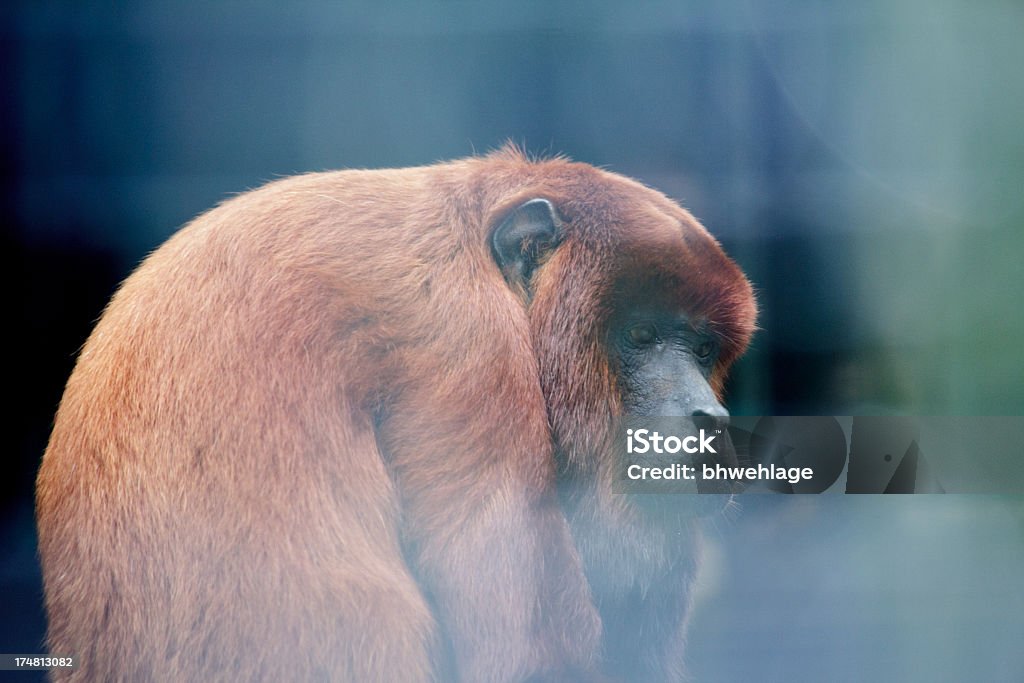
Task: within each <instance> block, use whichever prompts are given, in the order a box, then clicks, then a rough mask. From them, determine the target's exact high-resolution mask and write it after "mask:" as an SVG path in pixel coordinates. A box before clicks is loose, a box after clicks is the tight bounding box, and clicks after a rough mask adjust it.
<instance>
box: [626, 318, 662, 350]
mask: <svg viewBox="0 0 1024 683" xmlns="http://www.w3.org/2000/svg"><path fill="white" fill-rule="evenodd" d="M628 334H629V341H631V342H633V343H634V344H636V345H637V346H646V345H647V344H653V343H654V342H656V341H658V330H657V329H656V328H655V327H654V325H652V324H650V323H640V324H639V325H633V326H632V327H630V328H629V330H628Z"/></svg>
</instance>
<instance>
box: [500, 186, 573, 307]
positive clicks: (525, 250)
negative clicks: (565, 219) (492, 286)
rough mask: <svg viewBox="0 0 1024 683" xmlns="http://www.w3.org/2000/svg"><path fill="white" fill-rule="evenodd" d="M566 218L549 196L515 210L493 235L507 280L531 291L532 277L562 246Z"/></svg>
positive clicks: (517, 287)
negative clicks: (561, 215) (550, 255)
mask: <svg viewBox="0 0 1024 683" xmlns="http://www.w3.org/2000/svg"><path fill="white" fill-rule="evenodd" d="M561 225H562V221H561V220H560V219H559V218H558V214H557V213H555V207H554V206H552V205H551V202H549V201H548V200H546V199H531V200H530V201H528V202H526V203H525V204H521V205H519V206H518V207H516V208H515V209H513V210H512V213H510V214H509V215H508V216H506V217H505V220H503V221H502V222H501V225H499V226H498V228H497V229H496V230H495V231H494V235H493V236H492V237H491V249H492V251H493V252H494V260H495V261H496V262H497V263H498V267H499V268H501V272H502V274H503V275H504V276H505V280H506V281H508V283H509V284H510V285H512V286H513V287H514V288H516V289H521V290H522V291H524V292H526V294H527V295H530V294H531V292H530V278H531V277H532V276H533V271H534V270H535V269H536V268H537V266H538V264H539V263H540V262H541V261H542V260H543V259H544V257H545V256H546V255H547V254H548V253H550V252H551V251H552V250H553V249H554V248H555V247H557V246H558V243H559V241H560V240H561V237H562V231H561Z"/></svg>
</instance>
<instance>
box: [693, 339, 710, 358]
mask: <svg viewBox="0 0 1024 683" xmlns="http://www.w3.org/2000/svg"><path fill="white" fill-rule="evenodd" d="M693 353H694V354H695V355H696V356H697V358H700V359H701V360H708V359H709V358H711V356H713V355H714V353H715V342H713V341H704V342H701V343H700V344H698V345H697V346H696V347H695V348H694V349H693Z"/></svg>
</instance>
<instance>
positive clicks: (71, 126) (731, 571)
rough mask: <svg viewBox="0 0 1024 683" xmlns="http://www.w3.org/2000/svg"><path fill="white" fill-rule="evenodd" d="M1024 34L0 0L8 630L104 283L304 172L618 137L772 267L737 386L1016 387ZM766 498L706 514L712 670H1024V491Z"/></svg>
mask: <svg viewBox="0 0 1024 683" xmlns="http://www.w3.org/2000/svg"><path fill="white" fill-rule="evenodd" d="M1022 28H1024V7H1022V6H1021V5H1020V4H1019V3H1016V2H1012V1H1010V0H1006V1H1003V2H998V1H991V2H990V1H987V0H986V1H984V2H968V1H967V0H950V1H947V2H942V3H935V2H926V1H925V0H899V1H896V2H861V3H823V2H796V1H788V2H786V1H778V0H775V1H770V2H757V3H754V2H738V1H732V0H725V1H719V2H707V3H698V2H686V1H682V0H661V1H651V2H637V3H620V2H612V1H611V0H607V1H591V2H565V3H552V2H548V1H546V0H522V1H519V2H515V3H502V4H498V3H493V4H491V3H484V2H469V1H454V0H453V1H440V0H438V1H434V2H425V1H414V0H399V1H397V2H389V3H386V4H384V3H378V4H371V3H359V2H348V3H341V2H327V1H326V0H324V1H320V2H312V1H299V2H293V3H279V2H270V1H266V0H262V1H255V2H228V1H223V0H211V1H209V2H205V3H202V4H194V5H191V6H188V7H187V8H186V7H185V6H184V5H181V4H179V3H174V2H169V1H168V0H137V1H135V2H127V1H126V2H118V3H81V2H74V1H71V0H68V1H65V2H56V1H47V0H8V1H7V2H5V3H4V4H3V5H2V6H0V91H2V93H3V95H2V98H0V102H2V104H0V174H2V177H3V182H2V186H0V216H2V221H3V229H2V234H0V239H2V255H3V259H4V264H3V267H2V269H0V272H2V276H3V277H4V278H5V279H6V280H7V283H6V286H5V287H4V291H6V292H8V294H9V295H10V296H8V298H7V300H8V303H9V304H10V306H9V307H8V309H7V310H8V312H7V314H6V316H5V317H6V319H7V321H8V322H7V327H6V328H7V329H8V344H9V346H8V349H9V352H8V353H9V359H8V360H9V361H10V363H9V364H8V376H9V383H8V386H9V388H10V389H11V392H10V393H9V394H8V399H9V400H10V401H11V403H10V404H8V406H9V407H8V408H7V409H6V414H7V418H6V422H7V424H8V434H9V436H8V440H7V443H8V446H7V447H6V448H5V454H4V455H5V457H4V458H3V463H4V464H3V466H2V467H3V470H4V475H3V477H2V479H0V652H25V653H27V652H42V651H44V649H43V645H42V643H41V639H42V635H43V629H44V621H43V615H42V610H41V602H40V595H41V593H40V591H41V588H40V583H39V581H40V579H39V570H38V566H37V563H36V559H35V536H34V527H33V519H32V498H31V496H32V485H33V479H34V476H35V471H36V468H37V467H38V463H39V458H40V455H41V453H42V451H43V449H44V448H45V443H46V439H47V436H48V433H49V429H50V424H51V420H52V416H53V413H54V411H55V409H56V406H57V402H58V400H59V398H60V394H61V391H62V387H63V383H64V381H65V380H66V379H67V376H68V374H69V373H70V371H71V368H72V366H73V362H74V358H75V354H76V352H77V350H78V348H79V347H80V345H81V344H82V343H83V342H84V340H85V339H86V336H87V335H88V333H89V331H90V329H91V327H92V325H93V323H94V322H95V320H96V318H97V317H98V316H99V314H100V312H101V310H102V307H103V305H104V304H105V302H106V301H107V299H108V298H109V297H110V295H111V294H112V293H113V291H114V289H115V288H116V286H117V284H118V282H119V281H120V280H122V279H123V278H124V277H125V276H126V275H127V274H128V273H129V272H130V271H131V270H132V268H133V267H134V266H135V265H136V264H137V263H138V262H139V260H140V259H141V258H142V257H143V256H144V255H145V254H146V253H147V252H149V251H150V250H152V249H154V248H155V247H157V246H158V245H159V244H160V243H161V242H162V241H163V240H165V239H166V238H167V237H168V236H169V235H170V234H171V233H173V232H174V231H175V230H176V229H177V228H179V227H180V226H182V225H183V224H185V223H186V222H188V221H189V220H190V219H191V218H193V217H194V216H196V215H197V214H199V213H201V212H203V211H204V210H206V209H208V208H210V207H211V206H213V205H214V204H216V203H217V202H218V201H220V200H222V199H224V198H225V197H228V196H230V195H231V194H233V193H238V192H242V191H244V190H246V189H248V188H252V187H255V186H258V185H260V184H262V183H263V182H265V181H267V180H271V179H273V178H277V177H280V176H283V175H289V174H293V173H298V172H303V171H309V170H321V169H331V168H342V167H384V166H405V165H420V164H429V163H432V162H434V161H437V160H442V159H449V158H454V157H460V156H465V155H469V154H473V153H479V152H485V151H487V150H490V149H492V148H494V147H496V146H498V145H500V144H501V143H502V142H503V141H505V140H506V139H511V140H514V141H516V142H519V143H521V144H523V145H524V146H525V147H526V148H527V149H528V150H530V151H531V152H533V153H538V154H543V153H546V152H550V153H564V154H567V155H569V156H571V157H573V158H575V159H577V160H580V161H585V162H589V163H592V164H597V165H602V166H605V167H607V168H609V169H611V170H614V171H618V172H621V173H625V174H627V175H631V176H635V177H637V178H639V179H641V180H643V181H644V182H646V183H648V184H650V185H652V186H654V187H657V188H659V189H661V190H662V191H664V192H666V193H667V194H669V195H670V196H672V197H673V198H675V199H677V200H678V201H680V202H681V203H682V204H683V205H684V206H686V207H688V208H689V209H690V210H691V211H692V212H693V213H694V214H696V215H697V216H698V217H699V218H700V219H701V220H702V221H703V222H704V223H705V225H707V227H708V228H709V229H710V230H711V231H712V232H713V233H714V234H715V235H717V236H718V237H719V239H720V240H721V241H722V243H723V245H724V246H725V248H726V250H727V251H728V252H729V253H730V254H731V255H732V256H733V257H734V258H735V259H736V260H737V261H738V262H739V263H740V265H741V266H742V267H743V268H744V269H745V271H746V272H747V273H748V275H749V276H750V278H751V280H752V281H753V282H754V283H755V286H756V288H757V291H758V296H759V301H760V305H761V310H762V314H761V318H760V325H761V328H762V331H761V332H760V333H759V334H758V336H757V337H756V339H755V341H754V345H753V347H752V349H751V351H750V353H749V354H748V355H747V356H746V357H745V358H744V359H743V360H742V361H741V363H740V364H739V366H738V367H737V369H736V372H735V376H734V378H733V381H732V384H731V386H730V388H729V397H728V398H729V405H730V407H731V409H732V410H733V411H734V412H735V413H737V414H776V415H790V414H812V415H813V414H825V415H832V414H835V415H851V414H879V413H886V414H887V413H905V414H919V415H1022V414H1024V362H1022V361H1024V351H1022V348H1021V347H1022V344H1021V339H1022V337H1024V311H1022V306H1021V297H1022V293H1024V268H1021V265H1020V263H1021V261H1022V260H1024V78H1022V77H1021V73H1022V69H1024V41H1021V39H1020V36H1021V30H1022ZM1021 454H1024V446H1022V447H1021ZM964 455H965V457H975V456H977V457H984V454H983V453H978V454H974V453H965V454H964ZM924 456H925V457H927V453H925V454H924ZM743 508H744V509H743V510H742V512H741V513H740V514H739V515H738V516H737V517H735V518H734V519H723V520H712V522H713V525H712V526H713V528H712V531H711V534H710V536H711V543H710V545H709V553H708V561H707V562H706V565H705V569H706V572H705V576H704V578H703V579H702V583H701V592H700V597H699V601H698V605H697V609H696V613H695V617H694V621H693V631H692V635H691V639H690V642H691V647H690V667H691V670H692V671H693V674H694V677H695V678H696V680H698V681H822V680H830V681H846V680H849V681H860V680H878V681H883V680H893V681H896V680H900V681H902V680H913V681H963V680H986V681H1020V680H1024V654H1022V651H1021V649H1020V643H1021V642H1024V616H1022V614H1024V589H1022V588H1021V584H1020V578H1019V574H1020V568H1021V567H1022V566H1024V497H1022V496H1020V495H1018V496H1002V497H983V496H946V497H939V496H900V497H882V496H868V497H852V496H817V497H811V496H795V497H785V496H779V497H766V498H759V499H754V500H751V499H749V498H748V499H745V500H744V501H743ZM58 654H63V653H58ZM17 680H29V675H28V674H18V678H17Z"/></svg>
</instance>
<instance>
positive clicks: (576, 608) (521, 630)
mask: <svg viewBox="0 0 1024 683" xmlns="http://www.w3.org/2000/svg"><path fill="white" fill-rule="evenodd" d="M754 316H755V305H754V302H753V296H752V293H751V288H750V285H749V284H748V282H747V280H746V279H745V278H744V276H743V275H742V273H741V272H740V270H739V269H738V268H737V266H736V265H735V264H734V263H733V262H732V261H731V260H729V258H727V257H726V256H725V254H724V253H723V252H722V250H721V248H720V247H719V245H718V244H717V243H716V242H715V241H714V239H713V238H712V237H711V236H710V235H709V234H708V233H707V232H706V231H705V230H704V228H703V227H701V225H700V224H699V223H698V222H697V221H696V220H695V219H694V218H693V217H692V216H691V215H690V214H689V213H687V212H686V211H684V210H683V209H681V208H679V206H677V205H676V204H674V203H673V202H671V201H670V200H668V199H667V198H665V197H664V196H663V195H661V194H659V193H657V192H655V191H653V190H650V189H648V188H646V187H644V186H642V185H640V184H639V183H637V182H634V181H632V180H629V179H626V178H624V177H621V176H618V175H615V174H612V173H609V172H605V171H602V170H598V169H595V168H593V167H591V166H587V165H584V164H579V163H572V162H570V161H568V160H565V159H561V158H555V159H547V160H539V161H534V160H529V159H527V158H526V157H525V156H524V155H522V154H521V153H520V152H518V151H517V150H515V149H512V148H506V149H503V150H501V151H499V152H496V153H494V154H491V155H489V156H486V157H481V158H471V159H465V160H461V161H455V162H451V163H444V164H438V165H435V166H430V167H425V168H411V169H400V170H378V171H363V170H352V171H341V172H334V173H320V174H311V175H304V176H299V177H295V178H290V179H285V180H280V181H277V182H273V183H271V184H269V185H267V186H265V187H263V188H261V189H258V190H255V191H252V192H249V193H246V194H243V195H241V196H238V197H235V198H233V199H231V200H230V201H227V202H225V203H224V204H222V205H221V206H219V207H217V208H216V209H213V210H212V211H210V212H209V213H207V214H205V215H204V216H201V217H200V218H198V219H196V220H195V221H194V222H193V223H191V224H190V225H189V226H187V227H186V228H184V229H182V230H181V231H180V232H178V233H177V234H176V235H175V236H174V237H172V238H171V239H170V240H168V242H167V243H166V244H164V245H163V246H162V247H161V248H160V249H158V250H157V251H156V252H154V253H153V254H152V255H151V256H149V257H148V258H147V259H146V260H145V262H144V263H143V264H142V266H141V267H140V268H139V269H138V270H137V271H136V272H135V273H134V274H133V275H132V276H131V277H129V278H128V279H127V280H126V281H125V283H124V285H123V286H122V287H121V289H120V291H118V292H117V294H116V295H115V296H114V298H113V300H112V301H111V303H110V305H109V306H108V308H107V309H106V311H105V312H104V314H103V316H102V318H101V320H100V321H99V323H98V325H97V326H96V329H95V331H94V332H93V334H92V336H91V337H90V338H89V340H88V342H87V343H86V344H85V346H84V348H83V349H82V351H81V354H80V356H79V358H78V362H77V365H76V368H75V371H74V373H73V374H72V375H71V378H70V379H69V380H68V384H67V389H66V391H65V394H64V397H63V400H62V401H61V405H60V409H59V411H58V413H57V417H56V421H55V425H54V429H53V434H52V436H51V439H50V443H49V447H48V449H47V451H46V454H45V456H44V458H43V463H42V467H41V469H40V472H39V478H38V484H37V502H38V523H39V534H40V554H41V559H42V565H43V573H44V580H45V594H46V608H47V612H48V615H49V636H48V640H49V648H50V651H51V652H53V653H59V654H68V653H77V655H78V657H79V667H78V668H77V669H75V670H73V671H66V672H60V673H58V674H56V675H55V677H56V678H59V679H64V678H67V679H74V680H90V681H91V680H97V681H99V680H169V681H171V680H173V681H183V680H193V681H199V680H266V681H283V680H309V679H325V680H337V681H371V680H373V681H389V682H398V681H431V680H460V681H486V682H496V681H522V680H527V679H530V680H594V679H598V678H601V677H603V676H609V675H610V676H617V675H625V676H629V677H631V678H645V677H646V678H649V679H664V680H674V679H675V678H676V677H678V676H679V675H680V673H679V667H680V665H681V663H680V653H679V649H680V647H681V638H682V631H681V629H682V622H683V620H684V615H685V612H686V602H687V593H688V589H687V582H688V576H689V574H690V572H691V569H692V566H693V562H694V559H693V558H694V557H695V549H694V548H693V547H692V544H691V541H690V540H684V539H689V538H690V536H689V532H688V531H687V530H688V529H689V528H690V524H689V521H688V520H687V519H686V515H685V513H683V512H680V513H679V514H678V515H677V516H676V517H673V516H672V515H668V516H667V517H666V516H660V517H659V516H657V515H655V514H654V513H652V512H650V511H648V510H647V509H646V508H644V507H642V506H640V505H638V504H637V503H636V501H635V500H634V499H633V498H631V497H629V496H625V495H619V494H615V493H613V491H612V486H611V477H612V469H613V467H612V463H611V462H610V460H611V456H610V455H609V452H610V451H609V450H608V443H609V438H610V436H609V435H610V429H611V427H610V425H611V424H612V422H613V421H614V419H615V418H617V417H618V416H620V415H622V414H624V413H627V412H633V413H638V414H647V415H681V416H687V417H689V416H711V417H715V416H724V415H726V412H725V410H724V408H723V407H722V405H721V403H720V395H721V390H722V382H723V379H724V377H725V374H726V370H727V368H728V367H729V365H730V364H731V363H732V362H733V360H734V359H735V358H736V357H737V356H738V355H739V354H740V353H741V352H742V351H743V350H744V348H745V346H746V344H747V342H748V340H749V338H750V335H751V333H752V329H753V325H754ZM678 498H683V497H678ZM631 624H635V628H631V627H630V625H631Z"/></svg>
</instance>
